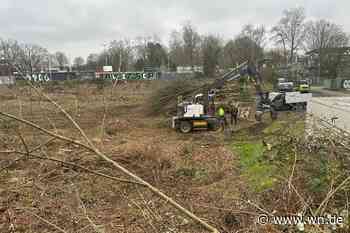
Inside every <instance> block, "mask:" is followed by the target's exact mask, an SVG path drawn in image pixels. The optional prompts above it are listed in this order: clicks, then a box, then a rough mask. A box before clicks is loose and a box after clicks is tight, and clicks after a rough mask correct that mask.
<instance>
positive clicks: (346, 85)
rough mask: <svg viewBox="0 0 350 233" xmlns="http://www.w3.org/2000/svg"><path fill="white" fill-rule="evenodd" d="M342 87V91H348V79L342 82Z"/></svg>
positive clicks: (349, 81)
mask: <svg viewBox="0 0 350 233" xmlns="http://www.w3.org/2000/svg"><path fill="white" fill-rule="evenodd" d="M342 87H343V88H344V89H349V90H350V79H348V80H343V84H342Z"/></svg>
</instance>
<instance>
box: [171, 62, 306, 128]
mask: <svg viewBox="0 0 350 233" xmlns="http://www.w3.org/2000/svg"><path fill="white" fill-rule="evenodd" d="M240 78H248V79H250V80H251V81H252V82H253V83H254V86H255V89H256V112H255V119H256V120H257V121H261V120H262V116H263V115H264V114H265V113H270V115H271V118H272V119H273V120H274V119H276V118H277V112H278V111H290V110H295V109H301V108H305V106H306V103H307V102H308V100H309V99H310V98H311V97H310V96H309V95H308V96H304V95H302V94H301V93H299V92H290V94H289V93H288V92H272V93H269V92H264V91H263V87H262V78H261V75H260V74H259V72H258V71H257V69H256V67H255V66H254V65H253V64H251V63H250V62H248V61H246V62H244V63H242V64H241V65H239V66H237V67H236V68H235V69H233V70H232V71H230V72H228V73H226V74H225V75H224V76H223V77H221V78H220V79H217V80H216V81H215V82H214V83H213V84H211V85H210V86H209V88H208V92H207V93H206V94H197V95H196V96H195V97H194V98H193V99H192V100H191V101H187V102H186V101H185V102H184V101H182V100H180V101H178V106H177V109H178V111H177V116H174V117H173V119H172V127H173V128H175V129H177V130H179V131H180V132H182V133H189V132H191V131H192V130H197V129H206V130H217V129H218V128H220V120H219V119H218V118H217V117H216V116H215V111H208V109H210V107H211V106H215V103H214V99H215V96H216V94H217V93H218V92H219V91H220V89H222V88H223V86H224V85H225V83H226V82H230V81H234V80H239V79H240ZM299 107H300V108H299Z"/></svg>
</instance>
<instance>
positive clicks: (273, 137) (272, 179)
mask: <svg viewBox="0 0 350 233" xmlns="http://www.w3.org/2000/svg"><path fill="white" fill-rule="evenodd" d="M304 128H305V124H304V121H300V120H299V119H296V120H293V121H291V120H289V121H288V120H277V121H273V122H270V123H260V124H257V125H254V126H253V127H250V128H246V129H242V130H240V131H238V132H237V133H236V134H235V136H234V139H233V140H234V141H233V143H232V144H231V148H232V150H233V152H234V153H235V154H237V155H238V156H239V159H240V168H241V174H242V176H243V177H245V178H246V180H247V181H248V186H249V187H250V188H251V189H252V190H253V191H255V192H262V191H265V190H269V189H273V187H274V185H275V184H276V181H277V179H278V177H285V176H286V175H288V173H286V172H288V171H289V169H290V167H291V164H292V163H293V161H294V154H293V152H292V148H289V147H281V146H280V145H279V143H278V142H279V140H280V137H281V135H295V136H297V135H299V136H301V135H303V134H304ZM267 145H269V146H267ZM270 146H271V148H268V147H270ZM289 165H290V166H289ZM284 173H285V174H284Z"/></svg>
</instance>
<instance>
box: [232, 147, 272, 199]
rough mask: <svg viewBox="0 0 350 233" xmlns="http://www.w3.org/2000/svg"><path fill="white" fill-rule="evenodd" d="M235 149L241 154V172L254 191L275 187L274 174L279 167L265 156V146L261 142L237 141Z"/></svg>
mask: <svg viewBox="0 0 350 233" xmlns="http://www.w3.org/2000/svg"><path fill="white" fill-rule="evenodd" d="M233 150H234V151H235V152H236V153H238V154H239V158H240V168H241V174H242V175H243V176H244V177H245V178H246V179H247V180H248V182H249V186H250V187H251V188H252V189H253V190H254V191H256V192H260V191H264V190H267V189H270V188H272V187H273V185H274V182H275V178H274V176H273V175H274V174H275V173H276V169H277V168H276V166H275V165H274V164H272V163H270V162H269V161H268V160H266V159H265V158H264V151H265V148H264V146H263V144H262V143H261V142H245V143H243V142H241V143H235V144H233Z"/></svg>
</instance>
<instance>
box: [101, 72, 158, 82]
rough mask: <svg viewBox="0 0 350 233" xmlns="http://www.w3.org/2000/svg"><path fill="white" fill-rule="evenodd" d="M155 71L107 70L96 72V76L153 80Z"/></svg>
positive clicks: (113, 78) (112, 78) (155, 77)
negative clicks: (105, 71)
mask: <svg viewBox="0 0 350 233" xmlns="http://www.w3.org/2000/svg"><path fill="white" fill-rule="evenodd" d="M157 77H158V75H157V73H147V72H121V73H119V72H108V73H103V72H102V73H96V78H105V79H111V80H155V79H157Z"/></svg>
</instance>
